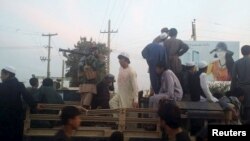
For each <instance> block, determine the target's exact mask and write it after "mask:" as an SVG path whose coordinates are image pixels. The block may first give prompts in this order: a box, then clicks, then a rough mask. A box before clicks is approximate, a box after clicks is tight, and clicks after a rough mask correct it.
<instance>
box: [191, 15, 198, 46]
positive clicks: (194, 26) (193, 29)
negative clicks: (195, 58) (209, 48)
mask: <svg viewBox="0 0 250 141" xmlns="http://www.w3.org/2000/svg"><path fill="white" fill-rule="evenodd" d="M192 39H193V40H194V41H196V40H197V36H196V20H195V19H194V20H193V21H192Z"/></svg>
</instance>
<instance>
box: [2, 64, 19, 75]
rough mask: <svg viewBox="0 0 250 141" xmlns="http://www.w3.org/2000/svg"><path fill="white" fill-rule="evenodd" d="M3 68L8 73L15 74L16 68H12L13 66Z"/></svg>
mask: <svg viewBox="0 0 250 141" xmlns="http://www.w3.org/2000/svg"><path fill="white" fill-rule="evenodd" d="M3 69H4V70H6V71H8V72H10V73H13V74H16V68H14V67H13V66H6V67H4V68H3Z"/></svg>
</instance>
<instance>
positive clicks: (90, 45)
mask: <svg viewBox="0 0 250 141" xmlns="http://www.w3.org/2000/svg"><path fill="white" fill-rule="evenodd" d="M74 47H75V48H74V49H73V50H71V51H70V52H71V53H69V54H66V53H65V52H64V56H65V57H66V58H67V61H66V67H67V69H68V70H67V72H66V77H71V81H70V86H71V87H78V86H79V85H80V84H84V83H93V84H96V83H98V82H100V81H101V80H102V79H103V77H104V76H105V75H106V74H107V72H106V68H107V62H106V60H107V59H106V58H107V56H108V55H109V53H110V50H109V49H108V48H107V47H106V45H105V44H103V43H96V42H94V41H92V39H90V40H89V41H87V38H85V37H84V38H82V37H80V41H78V42H77V44H76V45H74ZM87 68H91V71H92V72H95V74H96V78H94V77H93V79H89V78H88V77H86V75H85V74H86V69H87Z"/></svg>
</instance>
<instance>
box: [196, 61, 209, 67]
mask: <svg viewBox="0 0 250 141" xmlns="http://www.w3.org/2000/svg"><path fill="white" fill-rule="evenodd" d="M207 66H208V63H207V62H206V61H201V62H199V65H198V67H199V69H204V68H205V67H207Z"/></svg>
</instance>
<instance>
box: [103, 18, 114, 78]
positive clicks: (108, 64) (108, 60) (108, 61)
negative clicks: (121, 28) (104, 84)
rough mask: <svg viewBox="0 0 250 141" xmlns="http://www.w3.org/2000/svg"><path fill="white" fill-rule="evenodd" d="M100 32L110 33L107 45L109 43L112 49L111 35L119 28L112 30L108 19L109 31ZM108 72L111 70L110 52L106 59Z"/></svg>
mask: <svg viewBox="0 0 250 141" xmlns="http://www.w3.org/2000/svg"><path fill="white" fill-rule="evenodd" d="M100 33H108V42H107V45H108V49H109V50H110V43H111V40H110V37H111V34H112V33H118V30H116V31H114V30H111V21H110V20H109V21H108V31H106V30H105V31H100ZM106 67H107V68H106V73H107V74H108V73H109V71H110V69H109V68H110V53H109V55H108V58H107V60H106Z"/></svg>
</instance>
